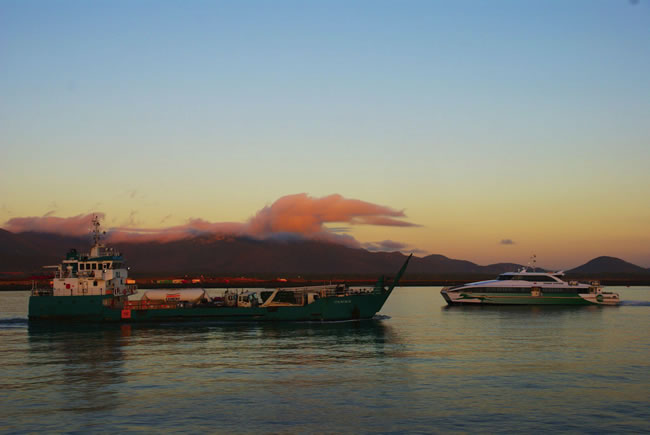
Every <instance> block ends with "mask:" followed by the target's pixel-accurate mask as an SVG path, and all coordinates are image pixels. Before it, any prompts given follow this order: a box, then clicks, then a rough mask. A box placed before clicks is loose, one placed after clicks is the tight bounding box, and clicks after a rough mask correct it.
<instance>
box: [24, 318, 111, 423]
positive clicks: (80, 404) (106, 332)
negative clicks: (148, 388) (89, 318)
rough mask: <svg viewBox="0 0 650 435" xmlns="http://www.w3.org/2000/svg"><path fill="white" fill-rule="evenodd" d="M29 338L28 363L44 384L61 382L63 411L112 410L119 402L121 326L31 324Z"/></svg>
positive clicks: (60, 397) (58, 383) (60, 403)
mask: <svg viewBox="0 0 650 435" xmlns="http://www.w3.org/2000/svg"><path fill="white" fill-rule="evenodd" d="M28 337H29V338H28V342H29V352H28V356H29V366H30V367H31V369H32V370H33V371H34V372H35V373H38V374H39V377H40V381H41V382H46V383H48V384H50V385H56V386H59V387H58V388H56V391H57V393H58V394H57V395H58V396H59V397H58V399H56V398H54V401H55V402H57V403H59V406H60V410H62V411H66V410H69V411H75V412H84V411H88V410H108V409H112V408H114V407H116V406H117V405H118V404H119V396H118V395H117V394H116V389H115V388H113V387H114V386H115V385H119V384H121V383H124V378H123V376H122V368H123V365H124V354H123V352H122V346H123V333H122V331H121V330H120V328H119V327H116V326H113V327H105V326H99V325H84V326H80V325H76V326H75V325H47V324H34V323H30V324H29V327H28ZM50 399H53V398H50Z"/></svg>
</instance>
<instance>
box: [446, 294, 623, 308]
mask: <svg viewBox="0 0 650 435" xmlns="http://www.w3.org/2000/svg"><path fill="white" fill-rule="evenodd" d="M442 296H443V297H444V299H445V301H447V303H448V304H449V305H617V304H618V302H619V300H618V297H616V298H614V297H610V296H608V295H605V296H604V297H598V296H597V295H584V296H581V295H580V294H576V293H566V294H563V293H556V294H552V295H543V296H532V295H530V294H528V295H522V294H507V293H503V294H497V295H495V294H493V293H491V294H481V293H471V292H442Z"/></svg>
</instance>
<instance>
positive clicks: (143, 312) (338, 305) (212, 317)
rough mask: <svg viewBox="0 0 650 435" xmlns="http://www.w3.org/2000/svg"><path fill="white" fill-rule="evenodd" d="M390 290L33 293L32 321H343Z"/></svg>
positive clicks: (367, 314) (373, 309)
mask: <svg viewBox="0 0 650 435" xmlns="http://www.w3.org/2000/svg"><path fill="white" fill-rule="evenodd" d="M389 294H390V293H389V292H384V293H381V294H363V295H348V296H342V297H332V298H323V299H319V300H317V301H315V302H313V303H311V304H308V305H303V306H279V307H217V306H200V305H199V306H192V307H183V308H178V307H175V306H173V305H170V307H165V306H164V305H163V307H161V308H147V309H121V308H119V307H111V306H110V302H111V299H112V297H111V296H66V297H57V296H49V297H47V296H32V297H30V300H29V320H30V321H31V320H62V321H82V322H122V323H134V322H173V321H228V322H231V321H341V320H361V319H370V318H372V317H373V316H374V315H375V314H376V313H377V312H378V311H379V310H380V309H381V307H382V306H383V305H384V302H386V299H387V298H388V296H389Z"/></svg>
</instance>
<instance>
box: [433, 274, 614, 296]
mask: <svg viewBox="0 0 650 435" xmlns="http://www.w3.org/2000/svg"><path fill="white" fill-rule="evenodd" d="M563 276H564V273H563V272H553V273H548V272H534V271H533V272H530V271H528V270H527V269H526V268H523V269H522V270H520V271H519V272H507V273H502V274H501V275H499V276H498V277H497V279H495V280H491V281H480V282H472V283H469V284H464V285H458V286H455V287H445V288H443V289H442V290H441V291H440V293H441V294H442V297H443V298H445V301H447V303H448V304H449V305H455V304H492V305H618V304H619V303H620V298H619V296H618V294H617V293H611V292H604V291H603V289H602V287H600V285H599V284H598V283H597V282H593V283H591V284H583V283H578V282H577V281H569V282H567V281H564V280H562V277H563Z"/></svg>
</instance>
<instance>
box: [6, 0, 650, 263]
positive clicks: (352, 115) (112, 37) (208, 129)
mask: <svg viewBox="0 0 650 435" xmlns="http://www.w3.org/2000/svg"><path fill="white" fill-rule="evenodd" d="M649 78H650V1H645V0H639V1H637V2H632V1H629V0H575V1H570V2H567V1H564V0H562V1H560V0H548V1H541V0H539V1H534V0H531V1H525V2H521V1H501V0H495V1H478V0H476V1H463V2H456V1H433V0H431V1H422V2H420V1H408V2H396V1H354V2H350V1H323V2H315V1H314V2H305V1H272V2H271V1H241V2H235V1H228V2H219V1H209V2H208V1H186V2H179V1H146V0H143V1H137V2H133V1H117V0H113V1H101V0H98V1H93V2H87V1H30V0H18V1H7V0H0V226H2V227H3V228H5V229H9V230H21V229H22V230H28V229H30V228H31V229H33V228H37V227H38V228H41V229H43V228H45V229H48V228H50V229H51V230H52V231H60V232H65V231H73V232H74V231H75V230H72V229H70V228H72V227H73V226H71V225H65V223H66V222H67V223H70V224H72V223H75V222H76V223H77V224H78V225H81V223H83V225H82V227H83V226H84V225H85V223H86V222H87V219H88V216H90V214H91V213H102V216H104V219H103V221H104V226H105V227H107V228H109V229H114V230H116V231H117V230H118V229H119V230H121V232H122V235H123V236H124V235H125V234H127V235H129V236H138V235H139V236H145V235H148V237H152V235H155V234H159V235H160V236H161V237H169V234H170V233H173V234H183V233H187V234H195V233H196V232H197V231H198V232H200V231H214V232H227V231H235V232H239V233H245V234H252V235H256V236H260V237H271V236H275V235H278V234H279V235H284V236H286V235H292V234H293V235H295V236H299V237H308V238H321V239H326V240H331V241H335V242H340V243H346V244H348V245H350V246H358V247H365V248H367V249H373V250H380V249H384V248H385V249H401V250H403V251H404V252H408V251H415V252H416V253H417V255H425V254H426V253H429V254H442V255H446V256H449V257H452V258H460V259H466V260H470V261H474V262H476V263H479V264H489V263H495V262H506V261H507V262H516V263H524V264H525V263H526V262H527V261H528V258H529V257H530V256H531V255H532V254H536V255H537V258H538V264H539V265H541V266H544V267H553V268H568V267H575V266H577V265H580V264H582V263H584V262H586V261H588V260H589V259H591V258H594V257H596V256H600V255H611V256H616V257H620V258H623V259H625V260H627V261H630V262H633V263H635V264H639V265H641V266H644V267H650V171H649V170H648V168H649V167H650V116H649V115H650V79H649ZM333 204H334V205H333ZM333 206H335V207H338V209H337V212H336V213H333V212H331V209H330V208H331V207H333ZM26 218H30V219H26ZM61 219H62V220H61ZM396 221H398V222H399V223H397V224H396V223H395V222H396ZM30 225H31V226H30ZM48 225H50V226H48ZM83 231H87V228H86V227H84V228H83ZM163 235H164V236H163ZM174 237H176V236H174Z"/></svg>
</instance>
